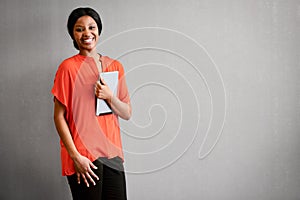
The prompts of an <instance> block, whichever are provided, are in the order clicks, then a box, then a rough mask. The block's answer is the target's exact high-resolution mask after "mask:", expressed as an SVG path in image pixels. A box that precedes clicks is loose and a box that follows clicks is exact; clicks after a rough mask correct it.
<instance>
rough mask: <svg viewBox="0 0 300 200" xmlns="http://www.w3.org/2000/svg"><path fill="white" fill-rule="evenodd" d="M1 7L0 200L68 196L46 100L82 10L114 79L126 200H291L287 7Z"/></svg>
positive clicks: (294, 24) (252, 1)
mask: <svg viewBox="0 0 300 200" xmlns="http://www.w3.org/2000/svg"><path fill="white" fill-rule="evenodd" d="M0 5H1V6H0V13H1V14H0V15H1V17H0V21H1V28H0V44H1V49H0V51H1V54H0V58H1V64H0V66H1V68H0V70H1V73H0V95H1V98H0V110H1V115H0V127H1V128H0V134H1V139H0V158H1V165H0V175H1V176H0V177H1V184H0V199H5V200H6V199H14V200H15V199H44V200H46V199H49V200H53V199H71V195H70V191H69V188H68V184H67V182H66V179H65V178H64V177H62V176H61V169H60V155H59V143H58V142H59V137H58V135H57V133H56V131H55V128H54V124H53V120H52V118H53V117H52V116H53V102H52V96H51V93H50V90H51V88H52V84H53V78H54V75H55V72H56V69H57V67H58V65H59V64H60V62H61V61H62V60H63V59H65V58H67V57H69V56H71V55H74V54H76V53H77V52H76V51H75V49H74V48H73V46H72V41H71V40H70V38H69V36H68V34H67V29H66V21H67V17H68V15H69V13H70V12H71V10H73V9H74V8H75V7H78V6H82V5H84V6H91V7H93V8H95V9H96V10H97V11H99V13H100V14H101V16H102V20H103V33H102V35H101V39H100V44H99V46H98V49H99V52H100V53H102V54H104V55H109V56H110V57H113V58H117V59H119V60H120V61H121V62H122V63H123V65H124V67H125V70H126V75H127V82H128V87H129V90H130V93H131V99H132V106H133V116H132V119H131V120H130V121H128V122H127V121H121V126H122V138H123V146H124V152H125V159H126V162H125V167H126V175H127V185H128V197H129V199H131V200H135V199H136V200H139V199H144V200H147V199H149V200H150V199H151V200H153V199H203V200H217V199H226V200H232V199H245V200H246V199H247V200H252V199H257V200H259V199H261V200H268V199H269V200H271V199H272V200H277V199H278V200H282V199H285V200H296V199H300V192H299V188H300V147H299V143H300V136H299V128H300V123H299V119H300V88H299V86H300V79H299V75H300V66H299V63H300V61H299V57H300V56H299V52H300V45H299V39H300V38H299V22H300V2H299V1H297V0H295V1H292V0H285V1H281V0H273V1H272V0H264V1H261V0H245V1H238V0H224V1H216V0H210V1H208V0H191V1H179V0H176V1H172V0H164V1H153V0H149V1H117V0H115V1H85V3H83V2H79V1H70V0H66V1H58V0H52V1H42V0H41V1H39V0H28V1H17V0H9V1H8V0H4V1H1V3H0Z"/></svg>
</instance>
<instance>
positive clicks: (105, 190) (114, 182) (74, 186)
mask: <svg viewBox="0 0 300 200" xmlns="http://www.w3.org/2000/svg"><path fill="white" fill-rule="evenodd" d="M93 163H94V165H96V166H97V167H98V169H96V170H95V169H93V171H94V172H95V174H97V176H98V177H99V180H98V181H97V180H95V182H96V185H93V184H92V183H90V187H87V186H86V184H85V183H84V181H83V180H81V181H80V184H78V183H77V175H76V174H74V175H71V176H67V179H68V182H69V185H70V189H71V192H72V196H73V200H126V199H127V195H126V181H125V173H124V168H123V163H122V160H121V159H120V158H119V157H116V158H113V159H107V158H99V159H97V160H96V161H94V162H93Z"/></svg>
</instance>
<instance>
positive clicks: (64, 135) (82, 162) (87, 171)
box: [54, 98, 99, 187]
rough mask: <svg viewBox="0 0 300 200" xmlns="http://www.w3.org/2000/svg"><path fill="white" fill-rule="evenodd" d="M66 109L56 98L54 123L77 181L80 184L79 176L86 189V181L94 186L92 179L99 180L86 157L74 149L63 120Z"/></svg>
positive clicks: (68, 130) (92, 165)
mask: <svg viewBox="0 0 300 200" xmlns="http://www.w3.org/2000/svg"><path fill="white" fill-rule="evenodd" d="M65 111H66V108H65V106H64V105H63V104H61V103H60V102H59V101H58V100H57V99H56V98H55V100H54V123H55V126H56V130H57V132H58V135H59V136H60V139H61V140H62V142H63V144H64V146H65V147H66V149H67V151H68V153H69V155H70V157H71V158H72V160H73V161H74V165H75V169H76V172H77V180H78V183H80V176H81V177H82V178H83V180H84V182H85V183H86V185H87V187H89V183H88V180H90V181H91V182H92V183H93V184H94V185H95V181H94V180H93V178H92V177H94V178H96V179H97V180H98V179H99V178H98V176H97V175H96V174H95V173H94V172H93V171H92V170H91V167H92V168H94V169H96V168H97V167H96V166H95V165H94V164H93V163H92V162H91V161H90V160H89V159H88V158H86V157H84V156H82V155H81V154H80V153H79V152H78V151H77V149H76V146H75V144H74V142H73V139H72V136H71V133H70V129H69V127H68V124H67V122H66V118H65Z"/></svg>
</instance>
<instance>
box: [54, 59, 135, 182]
mask: <svg viewBox="0 0 300 200" xmlns="http://www.w3.org/2000/svg"><path fill="white" fill-rule="evenodd" d="M100 61H101V64H102V71H103V72H109V71H119V77H118V79H119V82H118V90H117V97H118V98H119V99H120V100H121V101H122V102H125V103H129V102H130V98H129V93H128V89H127V85H126V81H125V74H124V69H123V66H122V65H121V63H120V62H118V61H116V60H113V59H111V58H109V57H107V56H101V58H100ZM97 80H99V71H98V69H97V66H96V63H95V61H94V59H93V58H92V57H87V56H82V55H79V54H77V55H75V56H73V57H70V58H68V59H66V60H64V61H63V62H62V63H61V64H60V66H59V68H58V70H57V72H56V75H55V79H54V85H53V88H52V91H51V92H52V94H53V95H54V96H55V98H56V99H57V100H59V101H60V102H61V103H62V104H63V105H64V106H65V108H66V113H65V118H66V121H67V123H68V126H69V130H70V132H71V135H72V138H73V141H74V144H75V146H76V148H77V150H78V151H79V153H80V154H81V155H83V156H86V157H87V158H89V159H90V160H91V161H94V160H96V159H97V158H99V157H107V158H113V157H117V156H119V157H120V158H122V159H123V160H124V155H123V151H122V142H121V135H120V127H119V122H118V116H117V115H115V114H106V115H101V116H96V114H95V94H94V84H95V83H96V81H97ZM60 144H61V161H62V174H63V175H64V176H65V175H72V174H74V173H75V168H74V163H73V160H72V159H71V157H70V156H69V154H68V152H67V150H66V148H65V146H64V144H63V143H62V142H60Z"/></svg>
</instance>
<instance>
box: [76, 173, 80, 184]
mask: <svg viewBox="0 0 300 200" xmlns="http://www.w3.org/2000/svg"><path fill="white" fill-rule="evenodd" d="M76 175H77V183H78V184H80V173H78V172H77V173H76Z"/></svg>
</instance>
